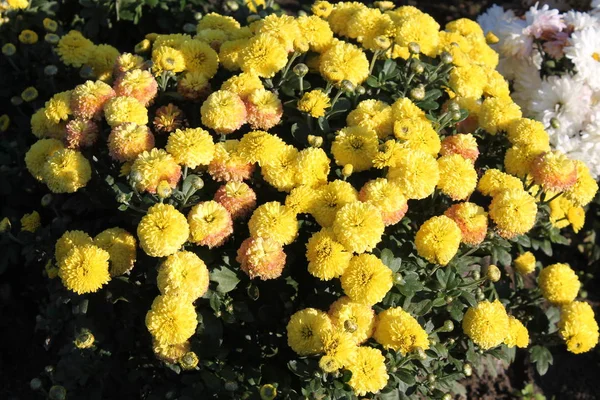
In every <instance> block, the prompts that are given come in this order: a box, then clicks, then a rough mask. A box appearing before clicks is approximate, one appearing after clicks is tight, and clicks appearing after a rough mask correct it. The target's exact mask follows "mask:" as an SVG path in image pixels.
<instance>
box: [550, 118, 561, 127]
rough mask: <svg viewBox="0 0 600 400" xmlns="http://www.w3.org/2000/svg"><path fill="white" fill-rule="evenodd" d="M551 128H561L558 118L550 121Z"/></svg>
mask: <svg viewBox="0 0 600 400" xmlns="http://www.w3.org/2000/svg"><path fill="white" fill-rule="evenodd" d="M550 126H551V127H552V128H554V129H558V128H560V121H559V120H558V118H551V119H550Z"/></svg>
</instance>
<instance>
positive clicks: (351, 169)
mask: <svg viewBox="0 0 600 400" xmlns="http://www.w3.org/2000/svg"><path fill="white" fill-rule="evenodd" d="M352 172H354V167H353V166H352V164H346V165H344V168H342V175H344V178H348V177H350V175H352Z"/></svg>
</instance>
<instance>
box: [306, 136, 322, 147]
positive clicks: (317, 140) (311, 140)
mask: <svg viewBox="0 0 600 400" xmlns="http://www.w3.org/2000/svg"><path fill="white" fill-rule="evenodd" d="M308 144H310V145H311V146H312V147H321V146H322V145H323V138H322V137H321V136H315V135H308Z"/></svg>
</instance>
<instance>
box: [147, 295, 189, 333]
mask: <svg viewBox="0 0 600 400" xmlns="http://www.w3.org/2000/svg"><path fill="white" fill-rule="evenodd" d="M197 325H198V321H197V320H196V309H195V308H194V306H193V304H192V303H191V302H190V301H189V299H188V298H186V297H179V296H174V295H164V296H157V297H156V299H154V301H153V302H152V308H151V309H150V311H148V314H146V327H147V328H148V331H149V332H150V334H151V335H152V336H153V337H154V339H156V340H157V341H158V342H159V343H161V344H163V345H174V344H178V343H183V342H185V341H186V340H188V339H189V338H190V337H191V336H192V335H193V334H194V332H195V331H196V326H197Z"/></svg>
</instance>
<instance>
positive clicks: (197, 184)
mask: <svg viewBox="0 0 600 400" xmlns="http://www.w3.org/2000/svg"><path fill="white" fill-rule="evenodd" d="M191 183H192V187H193V188H194V189H196V190H200V189H202V188H203V187H204V181H203V180H202V178H200V177H199V176H195V177H194V178H192V182H191Z"/></svg>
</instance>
